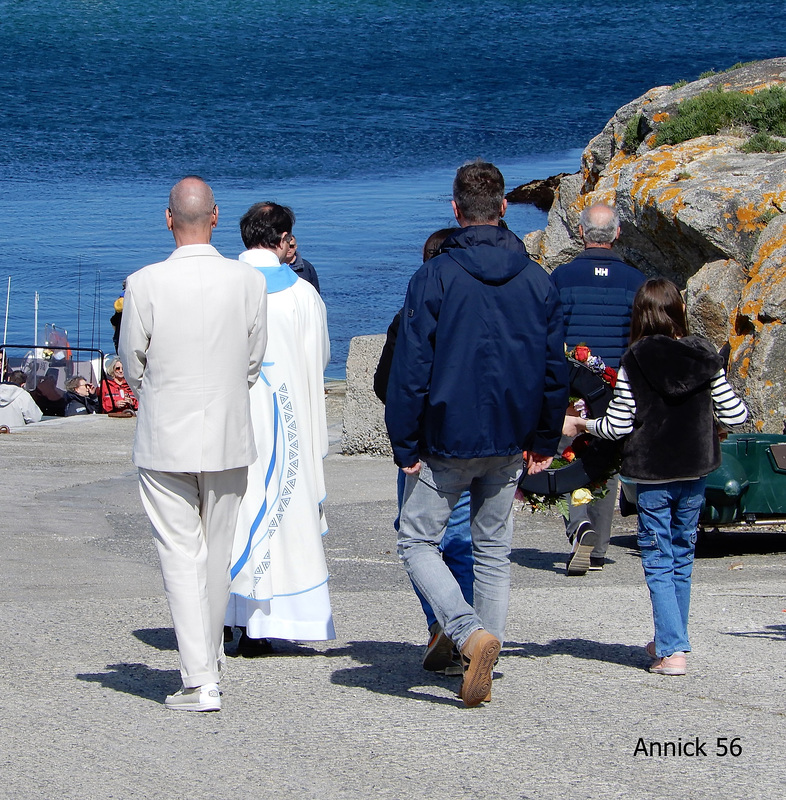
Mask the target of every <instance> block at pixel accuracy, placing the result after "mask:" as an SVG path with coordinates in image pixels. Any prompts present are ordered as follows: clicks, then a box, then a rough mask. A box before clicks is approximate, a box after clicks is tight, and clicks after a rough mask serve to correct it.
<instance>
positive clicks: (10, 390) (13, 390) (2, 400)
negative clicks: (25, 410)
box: [0, 383, 24, 408]
mask: <svg viewBox="0 0 786 800" xmlns="http://www.w3.org/2000/svg"><path fill="white" fill-rule="evenodd" d="M23 391H24V389H21V388H20V387H19V386H17V385H16V384H13V383H0V408H5V407H6V406H10V405H11V403H13V402H14V400H15V399H16V398H17V397H18V396H19V395H20V394H21V393H22V392H23Z"/></svg>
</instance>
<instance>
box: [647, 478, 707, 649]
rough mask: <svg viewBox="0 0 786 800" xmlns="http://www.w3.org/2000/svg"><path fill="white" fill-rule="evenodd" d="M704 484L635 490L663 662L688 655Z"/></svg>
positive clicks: (702, 481)
mask: <svg viewBox="0 0 786 800" xmlns="http://www.w3.org/2000/svg"><path fill="white" fill-rule="evenodd" d="M704 484H705V479H704V478H700V479H698V480H692V481H673V482H671V483H658V484H645V483H640V484H638V485H637V488H636V500H637V503H638V506H639V533H638V540H639V548H640V550H641V564H642V566H643V567H644V577H645V579H646V581H647V586H648V587H649V590H650V600H651V601H652V618H653V621H654V623H655V653H656V654H657V656H658V657H659V658H662V657H664V656H670V655H672V654H673V653H676V652H679V651H684V652H688V651H689V650H690V642H689V641H688V611H689V609H690V584H691V573H692V572H693V554H694V551H695V549H696V529H697V526H698V522H699V513H700V512H701V508H702V505H703V504H704Z"/></svg>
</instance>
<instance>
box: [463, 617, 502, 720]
mask: <svg viewBox="0 0 786 800" xmlns="http://www.w3.org/2000/svg"><path fill="white" fill-rule="evenodd" d="M501 647H502V643H501V642H500V640H499V639H497V637H496V636H494V634H492V633H489V632H488V631H486V630H483V628H480V629H479V630H476V631H473V632H472V633H471V634H470V635H469V639H467V641H466V642H465V643H464V646H463V647H462V648H461V661H462V663H463V664H464V680H463V681H462V682H461V688H460V689H459V696H460V697H461V699H462V700H463V701H464V705H465V706H467V707H468V708H472V707H473V706H476V705H478V704H480V703H483V702H488V701H489V700H491V680H492V678H491V675H492V672H493V670H494V663H495V662H496V660H497V656H498V655H499V651H500V648H501Z"/></svg>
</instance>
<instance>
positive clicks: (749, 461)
mask: <svg viewBox="0 0 786 800" xmlns="http://www.w3.org/2000/svg"><path fill="white" fill-rule="evenodd" d="M721 455H722V457H723V462H722V463H721V465H720V467H718V469H716V470H715V471H714V472H711V473H710V474H709V475H708V476H707V486H706V488H705V490H704V508H703V509H702V511H701V516H700V517H699V524H700V526H701V527H702V528H705V529H707V528H721V527H723V528H729V527H735V528H747V529H750V530H754V529H755V527H757V526H758V527H762V526H778V525H786V436H780V435H777V434H767V433H732V434H729V436H728V437H727V438H726V440H725V441H723V442H721ZM620 482H621V483H622V489H623V491H622V493H621V496H620V510H621V512H622V515H623V516H627V515H629V514H635V513H636V484H635V483H634V482H633V481H631V480H629V479H627V478H624V477H623V478H621V480H620Z"/></svg>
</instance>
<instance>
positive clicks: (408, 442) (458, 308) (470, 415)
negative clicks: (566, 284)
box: [385, 225, 568, 467]
mask: <svg viewBox="0 0 786 800" xmlns="http://www.w3.org/2000/svg"><path fill="white" fill-rule="evenodd" d="M567 402H568V368H567V361H566V359H565V354H564V337H563V327H562V310H561V307H560V302H559V297H558V295H557V290H556V289H555V287H554V285H553V283H552V282H551V280H550V278H549V276H548V274H547V273H546V272H545V270H543V268H542V267H540V266H539V265H538V264H536V263H535V262H534V261H531V260H530V259H529V257H528V256H527V253H526V250H525V248H524V244H523V243H522V241H521V240H520V239H519V238H518V237H517V236H515V234H513V233H511V232H510V231H508V230H506V229H504V228H500V227H497V226H496V225H473V226H469V227H466V228H461V229H460V230H458V231H457V232H456V233H454V234H451V235H450V236H449V237H448V238H447V239H446V240H445V243H444V244H443V246H442V252H441V253H440V254H439V255H437V256H436V257H435V258H432V259H431V260H430V261H427V262H426V263H425V264H424V265H423V266H422V267H421V268H420V269H419V270H418V271H417V272H416V273H415V274H414V275H413V276H412V279H411V280H410V283H409V288H408V290H407V296H406V300H405V302H404V308H403V311H402V316H401V328H400V330H399V334H398V339H397V342H396V350H395V354H394V356H393V365H392V367H391V373H390V380H389V383H388V389H387V405H386V407H385V422H386V424H387V428H388V433H389V435H390V441H391V444H392V446H393V455H394V458H395V461H396V463H397V464H398V465H399V466H403V467H409V466H412V465H413V464H415V463H416V462H417V461H418V460H419V459H420V458H421V457H426V458H427V457H428V456H429V455H435V456H442V457H446V458H461V459H467V458H485V457H489V456H508V455H515V454H516V453H519V452H521V451H522V450H530V449H531V450H533V451H534V452H537V453H540V454H542V455H546V456H548V455H554V454H555V453H556V449H557V445H558V443H559V438H560V434H561V430H562V420H563V416H564V413H565V408H566V406H567Z"/></svg>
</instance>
